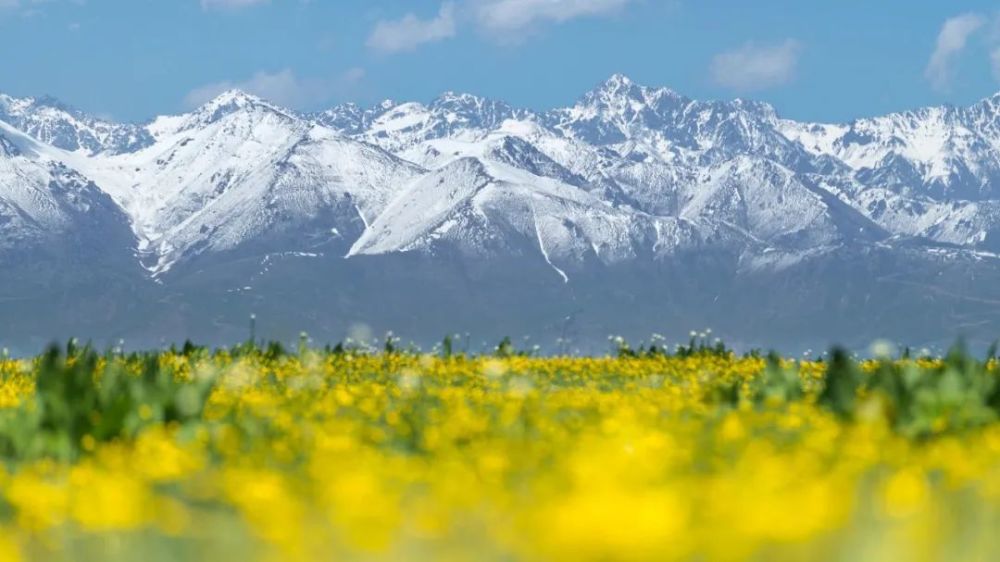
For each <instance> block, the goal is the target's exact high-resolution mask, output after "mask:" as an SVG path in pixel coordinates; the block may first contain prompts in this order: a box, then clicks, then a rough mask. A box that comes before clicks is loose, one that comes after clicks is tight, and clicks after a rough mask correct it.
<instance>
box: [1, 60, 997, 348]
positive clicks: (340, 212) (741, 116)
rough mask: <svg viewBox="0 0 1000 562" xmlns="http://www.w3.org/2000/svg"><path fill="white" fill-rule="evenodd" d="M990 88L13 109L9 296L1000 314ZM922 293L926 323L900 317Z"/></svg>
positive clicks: (645, 319) (645, 323) (576, 316)
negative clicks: (937, 92) (304, 106)
mask: <svg viewBox="0 0 1000 562" xmlns="http://www.w3.org/2000/svg"><path fill="white" fill-rule="evenodd" d="M996 100H997V97H996V96H994V97H992V98H987V99H985V100H983V101H981V102H979V103H977V104H975V105H973V106H971V107H968V108H953V107H936V108H925V109H920V110H914V111H907V112H901V113H896V114H891V115H887V116H883V117H876V118H871V119H862V120H857V121H854V122H852V123H845V124H822V123H802V122H796V121H792V120H787V119H783V118H781V117H780V116H779V115H778V113H777V112H776V111H775V110H774V108H773V107H771V106H769V105H767V104H764V103H760V102H753V101H747V100H733V101H700V100H694V99H690V98H687V97H685V96H682V95H680V94H678V93H676V92H674V91H672V90H669V89H666V88H650V87H647V86H643V85H641V84H638V83H636V82H634V81H632V80H631V79H629V78H628V77H626V76H623V75H615V76H612V77H611V78H609V79H608V80H607V81H605V82H603V83H601V84H599V85H597V86H596V87H595V88H594V89H593V90H592V91H590V92H588V93H586V94H584V95H583V96H582V97H581V98H580V99H579V101H578V102H576V103H575V104H574V105H572V106H571V107H567V108H558V109H553V110H550V111H544V112H539V111H532V110H527V109H520V108H516V107H513V106H511V105H509V104H507V103H504V102H502V101H498V100H491V99H488V98H484V97H480V96H476V95H472V94H463V93H456V92H447V93H444V94H442V95H441V96H439V97H438V98H437V99H435V100H433V101H431V102H429V103H426V104H425V103H418V102H406V103H398V102H393V101H386V102H382V103H379V104H376V105H374V106H372V107H369V108H362V107H359V106H357V105H353V104H346V105H342V106H338V107H335V108H332V109H330V110H328V111H324V112H320V113H315V114H302V113H298V112H295V111H292V110H289V109H286V108H282V107H280V106H278V105H275V104H273V103H270V102H268V101H267V100H264V99H261V98H259V97H256V96H254V95H252V94H249V93H246V92H242V91H239V90H231V91H227V92H224V93H222V94H220V95H219V96H217V97H216V98H214V99H212V100H211V101H209V102H208V103H206V104H205V105H203V106H201V107H199V108H197V109H195V110H193V111H191V112H190V113H186V114H182V115H175V116H164V117H158V118H156V119H153V120H151V121H150V122H148V123H145V124H119V123H113V122H109V121H106V120H102V119H98V118H95V117H92V116H88V115H86V114H85V113H83V112H80V111H77V110H75V109H72V108H71V107H69V106H66V105H64V104H62V103H59V102H57V101H55V100H51V99H45V98H41V99H34V98H26V99H18V98H12V97H8V96H2V95H0V126H2V128H0V261H3V265H4V270H5V273H3V274H0V277H2V276H3V275H6V276H7V277H5V278H3V279H0V281H3V280H4V279H8V280H10V284H8V285H7V286H8V287H12V288H15V287H20V288H19V289H17V291H21V292H23V293H24V294H25V295H27V297H25V298H29V299H30V298H44V295H46V294H48V293H49V292H51V291H54V290H58V291H60V294H63V295H72V296H73V297H79V298H78V299H77V300H80V299H83V300H86V297H87V295H90V296H91V297H93V295H94V293H93V291H95V290H98V291H99V289H100V287H101V286H102V284H101V283H100V282H97V281H94V282H93V283H92V284H91V285H88V287H87V288H80V287H76V286H75V285H73V282H71V281H65V282H64V281H60V282H59V283H55V282H53V284H50V285H49V286H44V285H43V286H36V287H34V288H33V287H32V286H31V284H30V283H28V284H24V283H22V281H25V280H28V279H32V278H33V277H32V276H33V275H35V276H36V275H37V272H38V271H40V270H44V271H47V272H49V273H47V274H48V275H52V276H53V277H52V278H53V279H56V278H58V279H61V280H72V279H74V278H76V277H77V276H78V275H79V271H80V270H81V268H83V269H86V270H87V271H88V272H89V273H87V274H86V275H79V276H80V277H81V278H84V279H91V280H96V279H100V278H102V277H101V276H102V275H104V274H108V275H113V276H116V278H118V279H127V282H126V285H125V286H126V287H127V288H128V289H127V290H128V291H129V294H130V295H132V296H130V297H122V298H121V299H118V298H111V297H108V296H107V295H105V294H101V298H102V299H103V300H102V301H101V302H104V303H105V305H101V306H98V307H97V309H98V311H99V313H98V314H96V316H95V315H94V314H92V313H88V314H90V317H97V318H106V319H108V320H107V321H108V322H112V321H113V319H114V318H117V317H118V316H120V315H124V316H125V317H128V318H129V319H130V322H131V324H129V323H126V324H128V325H133V326H134V325H140V326H141V328H135V331H136V332H137V333H143V334H146V335H147V336H148V337H152V338H154V339H155V338H162V337H168V336H170V335H171V334H174V333H179V332H180V331H181V330H182V328H183V329H189V328H190V326H191V325H192V324H197V323H207V324H210V325H221V326H229V327H234V326H238V325H240V323H241V320H239V318H241V317H242V316H241V315H244V314H249V312H250V311H251V309H255V310H259V311H261V314H264V311H270V312H269V313H270V314H272V315H273V316H274V318H275V319H276V320H275V330H276V334H281V333H284V332H282V331H281V330H282V329H288V330H294V332H291V333H297V332H298V331H299V330H301V329H303V328H310V326H312V327H315V328H316V329H318V330H321V331H322V332H323V333H325V334H334V333H336V332H337V330H341V329H343V328H344V327H345V326H346V325H347V324H349V323H351V322H366V323H367V322H370V323H373V324H378V325H379V326H383V327H386V328H396V327H406V326H409V327H411V328H413V330H414V331H415V332H420V333H425V334H426V333H427V332H430V331H435V330H437V331H440V332H442V333H443V332H445V331H452V330H453V329H454V328H451V327H449V326H450V325H452V324H449V322H450V323H453V324H454V325H466V326H469V327H470V328H476V329H482V330H485V331H487V332H490V333H491V334H492V332H493V331H498V330H503V331H505V332H507V333H521V332H532V331H537V332H538V333H545V334H548V335H551V334H553V333H557V332H558V333H563V332H567V333H568V332H569V331H573V330H578V331H580V332H581V334H585V336H586V337H587V338H592V339H593V338H596V337H597V336H598V335H600V336H601V337H603V335H606V333H605V334H598V332H600V331H610V330H612V329H613V328H616V327H619V326H621V327H624V328H625V330H632V331H634V332H636V333H641V332H642V331H643V330H645V329H646V328H649V331H653V330H657V329H659V328H658V324H659V323H661V322H662V323H669V324H671V325H678V326H681V327H683V328H685V329H686V328H689V327H690V326H691V325H694V324H696V325H703V324H705V323H706V322H708V321H711V322H713V323H715V324H716V325H717V326H718V327H719V328H722V329H727V330H728V331H729V334H730V335H731V336H732V337H733V338H734V339H736V340H744V341H748V342H749V341H751V340H753V338H754V337H757V336H759V335H760V334H759V331H760V330H765V331H768V330H770V331H778V332H780V334H779V335H778V336H775V337H780V338H784V337H787V338H789V341H791V340H792V339H795V338H796V337H798V336H799V335H801V333H803V330H804V329H805V328H804V327H803V326H806V323H807V322H821V323H825V324H824V326H823V327H822V328H816V330H818V331H816V333H825V334H827V336H826V337H829V338H839V337H841V335H842V334H847V335H848V336H850V337H856V338H861V337H866V336H868V335H871V336H873V337H874V336H884V335H895V332H893V330H897V331H898V333H899V336H900V337H906V338H914V339H919V338H920V337H925V335H926V334H927V333H930V331H931V330H930V326H931V325H932V324H933V323H934V322H943V321H944V320H942V319H943V318H945V317H955V316H956V315H958V316H960V317H961V318H963V321H962V325H965V326H976V327H982V326H994V325H996V326H998V327H1000V316H996V315H995V314H994V312H993V311H992V309H991V308H990V307H989V306H984V303H992V302H1000V295H993V293H994V292H998V291H1000V289H995V288H994V287H997V286H1000V285H997V284H995V283H991V281H992V280H993V279H994V278H995V277H1000V276H998V275H996V274H997V273H998V272H1000V269H998V263H1000V262H998V261H997V258H996V254H997V253H998V252H1000V237H998V232H1000V195H998V193H997V191H996V187H995V186H996V185H1000V102H997V101H996ZM68 241H72V244H69V245H68V246H67V243H68ZM98 254H100V255H102V256H106V257H107V259H103V258H102V259H101V260H96V258H88V259H84V260H82V262H81V260H75V261H74V260H69V261H67V260H66V259H64V258H62V257H57V256H66V255H80V256H96V255H98ZM98 262H99V263H100V264H101V265H100V267H99V268H97V269H95V268H93V267H90V265H93V264H97V263H98ZM953 278H954V279H963V280H964V279H972V281H968V282H966V281H962V283H961V285H960V286H961V287H963V288H962V290H961V291H956V290H955V286H956V285H954V284H950V285H949V284H945V281H946V280H949V279H953ZM67 283H68V285H67ZM12 290H13V289H12ZM33 291H34V292H33ZM87 291H91V292H90V293H88V292H87ZM2 296H3V295H0V297H2ZM994 297H996V299H997V300H994ZM7 298H13V299H14V301H4V300H3V299H2V298H0V306H3V304H2V303H3V302H16V300H17V299H19V298H22V295H21V294H20V293H18V294H14V295H9V296H8V297H7ZM129 299H139V301H141V302H143V303H160V304H155V305H154V304H143V305H141V306H140V305H138V304H136V303H137V302H139V301H135V302H133V303H132V304H129V302H131V301H129ZM205 299H210V300H209V302H205ZM113 303H117V304H113ZM390 303H391V304H390ZM456 303H461V305H462V306H455V304H456ZM432 305H433V306H437V307H438V308H428V307H432ZM74 306H75V305H74ZM147 306H148V307H151V308H148V309H147V308H143V307H147ZM463 306H464V307H465V308H464V309H463V308H462V307H463ZM901 306H921V307H924V309H926V310H927V312H926V315H925V321H924V323H923V324H919V323H918V324H916V325H912V326H902V327H900V326H889V325H883V324H880V323H879V321H878V317H877V315H879V314H882V313H884V312H885V311H886V310H888V309H891V308H893V307H901ZM387 307H388V308H387ZM636 307H639V308H641V309H642V312H641V313H636V310H637V308H636ZM858 307H861V308H863V309H864V310H865V311H866V314H867V315H869V316H872V318H869V317H863V318H861V319H852V318H850V317H849V315H848V312H849V311H857V310H858ZM140 309H141V313H140ZM323 311H326V312H323ZM779 311H780V312H779ZM827 314H829V315H830V317H829V318H827V316H826V315H827ZM136 315H139V316H136ZM70 316H72V315H70ZM74 317H78V318H80V322H84V321H85V320H84V319H85V317H86V315H84V314H82V313H81V314H80V315H77V316H74ZM145 317H150V318H160V319H161V320H162V321H163V324H162V325H161V326H160V327H151V326H148V325H146V324H145V323H143V322H141V321H138V320H137V318H145ZM873 318H874V319H873ZM278 319H281V320H280V321H279V320H278ZM567 319H569V320H567ZM686 322H690V323H692V324H690V325H685V323H686ZM136 323H138V324H136ZM296 323H298V324H306V325H296ZM567 323H568V324H567ZM397 324H402V325H405V326H397ZM77 325H83V324H72V325H71V326H77ZM573 326H576V327H575V328H574V327H573ZM279 327H282V328H280V329H279ZM810 327H811V326H810ZM535 328H537V330H535ZM38 329H39V330H41V332H39V333H45V334H46V335H49V334H48V332H46V331H45V326H44V325H40V326H39V328H38ZM64 329H68V327H66V326H62V327H59V329H58V330H55V331H57V332H61V331H63V330H64ZM232 329H233V330H237V328H232ZM625 330H614V331H625ZM223 332H225V330H223ZM226 333H228V332H226ZM806 333H812V332H810V331H809V330H806ZM0 335H2V334H0ZM52 335H54V334H52ZM211 335H212V334H209V335H208V336H211ZM435 335H436V334H435ZM494 335H495V334H494ZM331 337H332V336H331ZM581 337H583V336H581ZM817 337H821V336H817Z"/></svg>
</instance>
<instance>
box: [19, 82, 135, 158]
mask: <svg viewBox="0 0 1000 562" xmlns="http://www.w3.org/2000/svg"><path fill="white" fill-rule="evenodd" d="M0 120H2V121H6V122H8V123H10V124H11V125H13V126H15V127H17V128H18V129H20V130H22V131H24V132H26V133H28V134H30V135H31V136H33V137H35V138H37V139H39V140H41V141H42V142H45V143H47V144H50V145H52V146H55V147H57V148H61V149H63V150H67V151H70V152H79V153H83V154H87V155H95V154H99V153H111V154H119V153H123V152H131V151H134V150H137V149H139V148H143V147H145V146H148V145H149V144H151V143H152V138H151V137H150V136H149V134H148V133H147V132H146V131H145V130H144V129H143V127H141V126H139V125H132V124H122V123H113V122H110V121H106V120H103V119H99V118H96V117H93V116H91V115H88V114H86V113H84V112H82V111H79V110H77V109H74V108H72V107H70V106H68V105H66V104H64V103H62V102H60V101H59V100H56V99H55V98H52V97H49V96H44V97H41V98H20V99H19V98H13V97H10V96H7V95H3V94H0Z"/></svg>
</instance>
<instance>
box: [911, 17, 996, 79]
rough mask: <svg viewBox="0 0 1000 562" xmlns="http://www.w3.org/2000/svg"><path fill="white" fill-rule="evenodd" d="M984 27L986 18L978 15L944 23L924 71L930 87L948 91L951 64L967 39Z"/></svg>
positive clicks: (957, 18)
mask: <svg viewBox="0 0 1000 562" xmlns="http://www.w3.org/2000/svg"><path fill="white" fill-rule="evenodd" d="M984 25H986V18H985V17H983V16H982V15H980V14H973V13H969V14H962V15H960V16H955V17H953V18H950V19H948V20H947V21H945V22H944V25H943V26H942V27H941V31H940V32H939V33H938V38H937V45H936V47H935V48H934V53H933V54H931V59H930V61H929V62H928V63H927V69H926V70H924V76H925V77H926V78H927V79H928V80H929V81H930V83H931V86H933V87H934V89H936V90H939V91H945V90H947V89H948V87H949V84H950V83H951V77H952V64H953V62H954V60H955V58H956V57H957V56H958V55H959V54H961V53H962V51H963V50H965V46H966V44H967V43H968V42H969V38H970V37H972V35H973V34H975V33H976V32H977V31H979V30H980V29H982V27H983V26H984Z"/></svg>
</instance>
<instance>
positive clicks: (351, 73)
mask: <svg viewBox="0 0 1000 562" xmlns="http://www.w3.org/2000/svg"><path fill="white" fill-rule="evenodd" d="M364 77H365V70H364V69H363V68H352V69H350V70H348V71H347V72H345V73H344V74H342V75H340V76H338V77H335V78H332V79H322V78H300V77H298V76H296V74H295V72H293V71H292V70H291V69H287V68H286V69H284V70H281V71H279V72H275V73H268V72H257V73H256V74H254V75H253V76H252V77H250V78H249V79H248V80H243V81H238V82H235V81H231V80H224V81H221V82H215V83H212V84H206V85H204V86H201V87H199V88H195V89H194V90H192V91H190V92H189V93H188V94H187V95H186V96H185V97H184V104H185V105H186V106H187V107H191V108H193V107H198V106H200V105H202V104H204V103H206V102H208V101H211V100H212V99H213V98H215V97H216V96H218V95H219V94H221V93H223V92H225V91H227V90H233V89H237V90H243V91H244V92H247V93H250V94H253V95H255V96H260V97H261V98H264V99H266V100H269V101H272V102H274V103H277V104H279V105H283V106H286V107H293V108H303V107H309V106H313V105H316V104H320V103H323V102H326V101H329V100H330V99H331V98H332V97H333V96H335V95H337V94H340V93H342V92H345V91H347V90H349V89H351V88H353V87H355V86H356V85H357V84H359V83H360V82H361V81H362V80H363V79H364Z"/></svg>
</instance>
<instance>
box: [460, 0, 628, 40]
mask: <svg viewBox="0 0 1000 562" xmlns="http://www.w3.org/2000/svg"><path fill="white" fill-rule="evenodd" d="M632 2H633V0H476V1H475V5H474V10H475V16H476V21H477V22H478V23H479V25H480V26H481V27H482V28H483V29H485V30H487V31H489V32H492V33H510V32H524V31H527V30H529V29H530V28H531V27H532V26H534V25H535V24H538V23H545V22H555V23H562V22H565V21H569V20H572V19H576V18H580V17H587V16H602V15H607V14H611V13H614V12H617V11H619V10H621V9H622V8H624V7H625V6H626V5H628V4H629V3H632Z"/></svg>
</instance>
